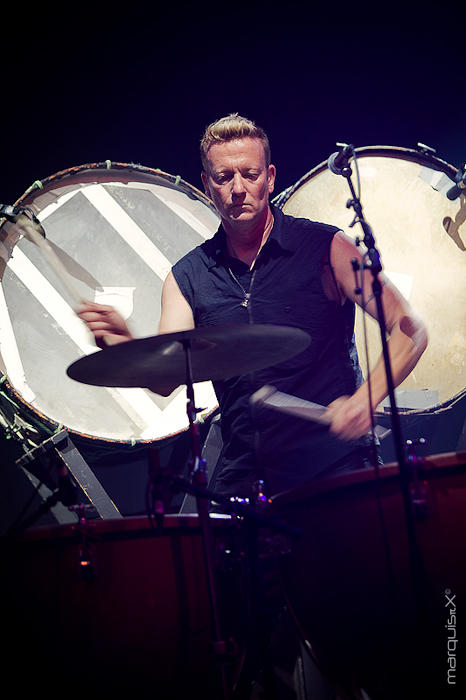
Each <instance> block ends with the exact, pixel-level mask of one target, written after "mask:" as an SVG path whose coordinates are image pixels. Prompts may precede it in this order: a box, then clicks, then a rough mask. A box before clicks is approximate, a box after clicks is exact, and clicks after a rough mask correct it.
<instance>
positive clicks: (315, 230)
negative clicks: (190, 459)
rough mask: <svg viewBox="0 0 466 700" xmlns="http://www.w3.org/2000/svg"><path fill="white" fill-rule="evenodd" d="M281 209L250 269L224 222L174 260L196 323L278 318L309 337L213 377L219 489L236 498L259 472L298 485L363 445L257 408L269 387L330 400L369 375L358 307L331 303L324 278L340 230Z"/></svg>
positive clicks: (349, 391) (324, 401)
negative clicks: (268, 361) (358, 340)
mask: <svg viewBox="0 0 466 700" xmlns="http://www.w3.org/2000/svg"><path fill="white" fill-rule="evenodd" d="M273 214H274V219H275V221H274V225H273V228H272V231H271V233H270V236H269V238H268V240H267V242H266V243H265V245H264V246H263V248H262V250H261V252H260V254H259V256H258V258H257V260H256V262H255V265H254V267H253V270H252V271H251V270H249V268H248V266H247V265H246V264H244V263H243V262H241V261H240V260H237V259H235V258H230V257H229V255H228V253H227V247H226V235H225V232H224V230H223V228H222V227H220V228H219V230H218V231H217V233H216V234H215V236H214V237H213V238H212V239H210V240H208V241H206V242H205V243H203V244H202V245H201V246H198V247H197V248H195V249H194V250H192V251H191V252H190V253H188V254H187V255H186V256H185V257H183V258H182V259H181V260H180V261H179V262H178V263H176V264H175V266H174V267H173V274H174V277H175V279H176V281H177V283H178V285H179V288H180V290H181V292H182V294H183V295H184V297H185V298H186V300H187V301H188V303H189V304H190V306H191V308H192V310H193V314H194V319H195V324H196V327H198V326H212V325H223V324H230V323H240V324H242V323H246V324H248V323H259V324H275V325H283V326H292V327H295V328H300V329H302V330H304V331H306V332H307V333H309V335H310V336H311V343H310V345H309V347H308V348H307V349H306V350H305V351H304V352H301V353H300V354H298V355H296V356H295V357H293V358H291V359H290V360H287V361H286V362H282V363H280V364H278V365H276V366H274V367H270V368H267V369H264V370H260V371H256V372H252V373H250V374H247V375H244V376H241V377H233V378H230V379H225V380H221V381H215V382H214V388H215V392H216V395H217V398H218V402H219V408H220V413H221V426H222V437H223V442H224V448H223V451H222V454H221V458H220V463H219V466H218V469H217V470H216V479H215V484H213V485H212V486H213V488H214V490H216V491H217V492H219V493H224V494H230V495H242V496H248V495H250V494H251V488H252V484H253V482H254V481H255V480H257V479H258V478H265V480H266V488H267V481H268V480H269V481H271V482H274V483H275V482H276V483H279V484H280V485H281V486H282V485H283V486H288V487H291V486H296V485H297V484H299V483H302V482H305V481H309V480H310V479H312V478H313V476H315V475H317V474H319V473H321V472H322V471H324V470H326V469H328V467H329V466H330V465H332V464H333V463H335V462H337V461H338V460H341V459H342V457H344V456H345V455H346V454H348V453H349V452H351V451H352V450H354V449H355V447H357V446H358V445H360V444H364V440H362V441H353V442H350V443H348V442H342V441H340V440H338V439H336V438H335V437H333V436H332V435H331V434H330V433H329V431H328V429H327V428H326V427H325V426H322V425H320V424H317V423H314V422H310V421H305V420H303V419H300V418H296V417H294V416H288V415H285V414H283V413H279V412H277V411H275V410H273V409H270V408H264V407H262V408H260V409H258V408H257V407H254V408H252V407H251V405H250V402H249V399H250V396H251V395H252V394H253V393H254V392H255V391H256V390H257V389H259V388H260V387H262V386H263V385H264V384H269V385H272V386H274V387H275V388H276V389H279V390H280V391H284V392H286V393H289V394H293V395H294V396H299V397H301V398H304V399H309V400H311V401H315V402H316V403H319V404H323V405H327V404H329V403H330V402H331V401H333V400H334V399H336V398H337V397H339V396H342V395H343V394H352V393H354V391H355V390H356V388H357V387H358V386H359V384H360V383H361V381H362V376H361V371H360V368H359V362H358V357H357V353H356V349H355V345H354V335H353V331H354V304H353V303H351V302H349V301H346V302H345V304H344V305H341V304H340V303H338V302H335V301H331V300H330V299H329V298H328V296H327V295H326V293H325V290H324V288H323V284H322V270H323V265H324V264H326V263H327V264H329V252H330V245H331V242H332V239H333V236H334V235H335V233H336V231H337V230H338V229H337V228H336V227H334V226H329V225H326V224H322V223H316V222H311V221H309V220H307V219H296V218H294V217H291V216H287V215H285V214H284V213H283V212H281V211H280V210H278V209H277V208H276V207H273ZM247 292H249V293H250V300H249V303H248V305H247V306H245V305H243V303H242V302H244V298H245V294H246V293H247ZM277 476H278V477H279V478H278V479H276V478H275V477H277ZM272 490H274V488H273V487H272ZM280 490H281V488H280ZM269 493H270V491H269ZM270 495H271V494H270Z"/></svg>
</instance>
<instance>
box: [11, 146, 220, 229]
mask: <svg viewBox="0 0 466 700" xmlns="http://www.w3.org/2000/svg"><path fill="white" fill-rule="evenodd" d="M122 172H128V173H137V174H138V176H139V179H138V182H146V183H147V184H157V183H158V182H163V183H164V184H165V185H166V184H167V183H168V184H169V185H171V186H172V188H173V189H175V190H178V191H181V192H184V193H185V194H187V195H188V196H189V197H191V198H192V197H193V196H194V197H195V198H196V199H199V200H201V201H202V202H203V203H204V204H206V206H208V207H209V209H211V210H212V211H213V212H214V213H215V214H217V210H216V209H215V207H214V204H213V202H212V200H211V199H210V198H209V197H207V195H205V194H204V193H203V192H201V190H199V189H198V188H197V187H194V185H191V184H190V183H189V182H186V180H183V178H182V177H181V176H180V175H170V174H169V173H166V172H165V171H164V170H160V169H159V168H151V167H148V166H146V165H140V164H138V163H120V162H118V161H109V160H108V161H101V162H98V163H84V164H83V165H77V166H74V167H72V168H67V169H66V170H59V171H58V172H56V173H54V174H53V175H50V176H49V177H46V178H44V179H43V180H36V181H35V182H33V184H32V185H31V186H30V187H28V189H27V190H26V191H25V192H24V193H23V194H22V195H21V196H20V197H19V199H18V200H17V201H16V202H15V204H14V206H18V205H20V204H23V205H24V204H29V203H30V201H33V199H34V197H33V195H36V194H37V193H38V192H46V191H48V190H49V189H51V187H52V186H53V185H54V184H55V183H56V182H59V181H61V180H64V179H65V178H66V181H67V183H69V184H70V185H73V184H84V183H83V181H84V182H89V184H90V183H93V182H95V181H96V175H97V174H99V175H100V178H99V180H98V182H99V183H102V182H113V181H114V179H115V173H119V174H120V173H122ZM119 180H120V181H121V182H123V183H124V184H126V185H127V184H128V183H130V182H132V178H131V177H130V176H129V175H128V177H127V178H122V177H121V175H120V177H119ZM1 225H2V222H0V227H1Z"/></svg>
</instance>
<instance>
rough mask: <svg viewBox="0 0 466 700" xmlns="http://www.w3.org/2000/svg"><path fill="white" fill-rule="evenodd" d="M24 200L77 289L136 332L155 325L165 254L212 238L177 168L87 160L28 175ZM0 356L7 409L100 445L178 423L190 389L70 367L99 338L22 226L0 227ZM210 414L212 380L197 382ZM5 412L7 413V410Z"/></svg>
mask: <svg viewBox="0 0 466 700" xmlns="http://www.w3.org/2000/svg"><path fill="white" fill-rule="evenodd" d="M16 204H21V205H22V206H27V207H30V208H31V209H32V211H33V212H34V214H35V215H36V216H37V218H38V219H39V220H40V221H41V223H42V226H43V228H44V230H45V233H46V238H47V240H48V241H49V243H50V245H51V246H52V248H53V250H54V251H55V253H56V254H57V256H58V258H59V259H60V261H61V263H62V264H63V266H64V268H65V270H66V271H67V272H68V273H69V274H70V275H71V278H70V279H71V280H72V283H73V286H74V287H75V289H76V291H77V292H78V293H79V294H80V295H82V297H83V298H84V299H89V300H91V301H97V302H101V303H104V304H105V303H107V304H111V305H112V306H114V307H116V308H117V309H118V310H119V311H120V312H121V313H122V315H123V316H124V317H125V318H126V319H127V322H128V324H129V326H130V328H131V329H132V331H133V333H134V335H135V336H136V337H143V336H151V335H154V334H155V333H156V332H157V326H158V320H159V315H160V298H161V289H162V283H163V281H164V279H165V276H166V275H167V273H168V272H169V270H170V268H171V266H172V265H173V263H175V262H176V261H177V260H178V259H179V258H180V257H181V256H183V255H184V254H185V253H187V252H188V251H189V250H191V249H192V248H193V247H194V246H196V245H199V244H201V243H202V242H203V241H204V240H205V239H206V238H210V237H211V235H212V234H213V232H214V231H215V230H216V229H217V227H218V221H219V219H218V216H217V214H216V212H215V210H214V208H213V205H212V204H211V202H210V200H208V199H207V198H206V197H205V196H204V195H203V194H202V193H201V192H200V191H198V190H197V189H196V188H194V187H192V186H191V185H189V184H188V183H186V182H185V181H184V180H182V179H181V178H180V177H175V176H172V175H168V174H167V173H164V172H162V171H160V170H154V169H151V168H148V167H144V166H140V165H127V164H122V163H111V162H104V163H93V164H87V165H82V166H79V167H74V168H70V169H68V170H64V171H62V172H59V173H57V174H55V175H52V176H51V177H49V178H46V179H45V180H43V181H41V182H36V183H34V185H33V186H32V187H31V188H30V189H29V190H28V191H27V192H26V193H25V194H24V195H23V196H22V197H20V199H19V200H18V202H16ZM0 263H1V271H0V272H1V289H0V326H1V331H2V332H1V335H0V353H1V356H0V362H1V364H2V370H3V373H4V375H5V376H4V383H3V386H4V388H5V389H6V398H5V393H4V396H3V399H2V401H3V403H4V404H5V413H6V414H15V416H14V418H13V420H16V419H17V415H18V413H19V414H20V415H21V414H22V415H23V416H25V417H26V418H27V419H28V421H29V422H30V421H31V419H37V422H38V423H39V424H40V425H42V426H45V427H50V430H51V431H54V430H55V429H56V428H57V426H63V427H65V428H67V429H68V430H69V431H70V432H71V434H73V433H74V434H76V435H78V436H79V437H78V439H79V438H81V437H84V438H85V439H87V438H91V439H93V440H94V441H97V443H98V444H100V441H103V443H104V444H106V443H107V442H109V443H119V444H121V443H124V444H129V445H131V444H133V445H134V444H135V443H145V442H146V441H154V440H162V439H164V438H166V437H170V436H175V435H177V434H178V433H180V432H182V431H185V430H186V429H187V427H188V419H187V415H186V391H185V390H184V388H181V387H180V388H178V389H177V390H175V391H174V392H173V393H172V394H171V396H170V397H168V398H163V397H161V396H157V395H155V394H152V393H151V392H149V391H147V390H145V389H142V388H141V389H139V388H130V389H119V388H103V387H94V386H88V385H85V384H79V383H78V382H75V381H73V380H72V379H69V378H68V377H67V375H66V368H67V367H68V366H69V365H70V364H71V363H72V362H74V361H75V360H76V359H78V358H79V357H81V356H83V355H84V354H88V353H90V352H95V351H96V347H95V344H94V343H93V340H92V337H91V336H90V334H89V333H88V331H87V329H86V328H85V326H84V324H83V323H82V322H81V321H80V320H79V319H78V318H77V316H76V315H75V313H74V311H73V305H74V300H73V299H72V298H70V295H69V292H68V290H67V288H66V286H64V285H63V280H62V279H61V278H60V277H59V276H58V275H57V274H56V272H55V270H54V269H53V267H52V266H51V265H50V264H49V262H48V261H47V259H46V258H44V256H43V254H42V252H41V250H40V248H39V247H37V246H36V245H34V243H32V242H31V241H29V240H27V239H26V238H23V237H21V236H20V233H19V230H18V228H17V227H16V226H15V225H13V224H11V223H9V222H8V221H5V220H4V221H3V222H2V223H1V226H0ZM196 399H197V403H198V405H199V406H203V407H205V409H206V410H205V414H204V415H209V414H210V413H212V412H213V411H214V410H215V408H216V405H217V403H216V398H215V394H214V392H213V388H212V386H211V383H210V382H205V383H202V384H198V385H196ZM8 420H10V421H11V416H10V415H8Z"/></svg>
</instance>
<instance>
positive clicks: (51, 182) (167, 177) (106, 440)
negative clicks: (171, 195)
mask: <svg viewBox="0 0 466 700" xmlns="http://www.w3.org/2000/svg"><path fill="white" fill-rule="evenodd" d="M124 173H127V176H126V177H122V175H123V174H124ZM99 175H100V177H98V176H99ZM136 176H138V177H137V178H136ZM115 181H118V182H122V183H123V184H125V185H128V184H129V183H131V182H141V183H147V184H154V185H155V184H160V185H162V184H163V185H164V186H168V187H170V188H172V189H174V190H176V191H179V192H183V193H184V194H186V195H187V196H188V197H189V198H190V199H193V198H194V199H197V200H198V201H200V202H202V204H204V205H206V206H207V207H208V209H210V210H211V211H212V212H213V213H214V214H216V215H217V216H218V212H217V210H216V208H215V206H214V204H213V202H212V200H211V199H210V198H209V197H208V196H207V195H206V194H204V193H203V192H202V191H201V190H199V189H198V188H197V187H195V186H194V185H191V184H190V183H189V182H187V181H186V180H184V179H183V178H182V177H181V176H180V175H171V174H170V173H167V172H165V171H164V170H160V169H159V168H152V167H149V166H146V165H141V164H139V163H124V162H120V161H110V160H106V161H96V162H93V163H83V164H81V165H76V166H72V167H69V168H66V169H64V170H59V171H57V172H55V173H54V174H53V175H49V176H48V177H46V178H44V179H42V180H36V181H34V182H33V183H32V185H31V186H30V187H28V188H27V190H26V191H25V192H24V193H23V194H22V195H21V196H20V197H19V198H18V199H17V200H16V201H15V203H14V206H19V205H22V206H26V205H31V204H32V203H33V202H34V201H35V200H36V198H37V196H40V195H41V194H46V193H47V192H49V191H50V190H52V189H54V187H56V186H57V185H59V184H60V183H63V184H64V185H65V184H66V185H73V184H76V185H79V184H83V185H87V184H89V185H90V184H93V183H97V184H101V183H105V182H109V183H110V182H115ZM6 222H7V220H6V218H3V219H0V231H1V230H2V227H3V226H4V224H5V223H6ZM16 243H17V241H15V242H14V245H13V247H12V251H13V250H14V247H15V245H16ZM0 283H1V278H0ZM1 374H2V386H3V388H4V390H5V391H6V393H7V394H8V395H9V396H10V398H12V399H13V400H14V401H16V402H17V403H19V407H20V408H22V409H23V410H25V411H26V413H27V415H28V417H33V418H34V419H35V420H36V421H38V422H39V423H40V424H41V429H42V431H43V432H46V433H47V435H48V436H50V435H52V434H54V433H55V432H57V431H59V430H61V429H63V428H65V429H66V430H67V431H68V432H69V434H70V435H71V436H73V435H75V436H78V437H79V438H83V439H85V440H87V441H90V444H95V445H118V446H123V447H124V446H128V447H135V446H138V445H139V446H141V445H150V444H161V443H164V442H165V441H167V440H172V439H174V438H176V437H177V436H178V435H181V434H184V433H186V432H187V430H188V428H186V427H183V428H180V429H178V430H173V431H172V432H170V433H169V434H168V435H164V436H163V437H158V438H147V439H144V438H121V437H120V438H111V437H105V436H101V435H92V434H90V433H86V432H84V431H80V430H76V429H74V428H71V427H70V426H67V425H65V424H62V423H60V422H58V421H56V420H54V419H53V418H50V417H49V416H47V415H46V414H44V413H43V411H41V410H40V409H38V408H37V407H35V406H33V405H32V404H30V403H29V402H28V401H26V399H25V398H24V397H23V396H22V395H21V394H20V393H19V391H18V390H17V389H16V388H15V387H14V386H13V384H11V382H10V380H9V377H8V375H7V374H4V373H3V372H2V373H1ZM217 411H218V405H216V406H215V407H213V408H212V409H211V410H210V411H209V412H208V413H207V414H205V415H204V420H209V419H210V418H211V417H212V416H213V415H214V414H215V413H216V412H217Z"/></svg>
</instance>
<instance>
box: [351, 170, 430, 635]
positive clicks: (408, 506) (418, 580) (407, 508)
mask: <svg viewBox="0 0 466 700" xmlns="http://www.w3.org/2000/svg"><path fill="white" fill-rule="evenodd" d="M341 174H342V175H343V176H344V177H345V178H346V181H347V183H348V187H349V189H350V192H351V195H352V199H350V200H348V202H347V205H346V206H347V207H348V208H350V207H352V208H353V209H354V211H355V214H356V217H355V219H354V222H353V223H356V222H358V223H359V224H360V225H361V227H362V230H363V232H364V245H365V246H366V248H367V251H368V252H367V255H368V258H369V261H370V264H369V265H368V266H366V267H367V269H370V271H371V273H372V292H373V295H374V299H375V303H376V307H377V319H378V323H379V327H380V337H381V341H382V353H383V359H384V364H385V373H386V379H387V388H388V396H389V399H390V407H391V425H392V430H393V441H394V447H395V454H396V457H397V461H398V465H399V474H400V485H401V492H402V498H403V506H404V512H405V520H406V531H407V536H408V547H409V561H410V569H411V575H412V579H413V586H414V597H415V606H416V608H417V614H418V621H420V622H421V624H423V622H424V620H425V617H424V616H425V612H426V609H425V605H426V601H425V595H426V591H425V577H424V564H423V559H422V556H421V552H420V549H419V546H418V544H417V539H416V530H415V527H414V516H413V509H412V503H411V495H410V489H409V481H410V479H409V471H408V466H407V464H406V461H405V456H404V449H403V438H402V431H401V424H400V416H399V413H398V409H397V406H396V399H395V385H394V382H393V374H392V369H391V363H390V355H389V351H388V345H387V336H386V323H385V312H384V308H383V302H382V285H381V283H380V279H379V276H378V274H379V272H380V271H381V270H382V264H381V261H380V254H379V251H378V250H377V248H376V246H375V240H374V236H373V233H372V229H371V227H370V225H369V224H368V222H367V221H366V220H365V218H364V214H363V211H362V204H361V201H360V199H359V197H358V196H357V195H356V192H355V191H354V187H353V183H352V181H351V175H352V172H351V167H350V166H349V165H345V166H344V167H343V168H342V169H341ZM352 225H353V224H352ZM416 594H417V595H416Z"/></svg>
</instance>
